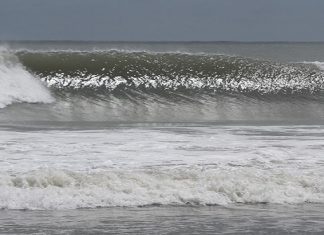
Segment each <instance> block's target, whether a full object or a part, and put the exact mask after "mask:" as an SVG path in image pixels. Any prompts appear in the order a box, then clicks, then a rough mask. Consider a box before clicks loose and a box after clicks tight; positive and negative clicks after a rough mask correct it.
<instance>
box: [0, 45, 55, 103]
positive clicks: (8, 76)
mask: <svg viewBox="0 0 324 235" xmlns="http://www.w3.org/2000/svg"><path fill="white" fill-rule="evenodd" d="M0 85H1V86H0V108H4V107H6V106H7V105H10V104H12V103H21V102H27V103H51V102H53V101H54V99H53V98H52V96H51V94H50V92H49V91H48V90H47V89H46V87H44V86H43V84H41V82H40V81H39V79H37V78H35V77H34V76H33V75H32V74H31V73H29V72H28V71H26V70H25V69H24V68H23V66H22V65H21V64H20V63H19V61H18V59H17V58H16V57H15V56H14V55H12V54H10V53H9V52H8V51H6V50H5V49H1V50H0Z"/></svg>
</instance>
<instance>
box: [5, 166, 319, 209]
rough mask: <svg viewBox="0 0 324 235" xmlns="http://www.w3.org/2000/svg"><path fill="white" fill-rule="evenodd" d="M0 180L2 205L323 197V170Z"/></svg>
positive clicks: (53, 173)
mask: <svg viewBox="0 0 324 235" xmlns="http://www.w3.org/2000/svg"><path fill="white" fill-rule="evenodd" d="M0 179H1V180H0V189H1V194H0V208H6V209H76V208H96V207H111V206H143V205H152V204H161V205H188V204H189V205H211V204H212V205H214V204H217V205H228V204H232V203H279V204H285V203H293V204H296V203H304V202H315V203H323V202H324V186H323V185H324V178H323V175H320V174H317V173H314V172H313V171H312V170H309V171H303V172H300V171H299V172H298V171H297V170H296V171H291V172H287V171H284V170H281V169H267V170H266V169H263V170H262V169H257V168H237V167H212V168H208V167H198V166H195V167H177V168H165V169H164V168H161V167H159V168H151V169H139V170H135V169H133V170H118V169H111V170H106V171H101V172H97V173H89V174H87V173H79V172H71V171H62V170H54V169H43V170H38V171H35V172H29V173H27V174H25V175H23V176H4V175H2V176H1V177H0Z"/></svg>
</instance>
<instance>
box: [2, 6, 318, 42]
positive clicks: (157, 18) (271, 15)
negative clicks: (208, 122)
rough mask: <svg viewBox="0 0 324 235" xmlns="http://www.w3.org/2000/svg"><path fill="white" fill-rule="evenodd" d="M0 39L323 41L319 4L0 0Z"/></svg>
mask: <svg viewBox="0 0 324 235" xmlns="http://www.w3.org/2000/svg"><path fill="white" fill-rule="evenodd" d="M0 40H95V41H97V40H103V41H116V40H117V41H118V40H122V41H324V0H0Z"/></svg>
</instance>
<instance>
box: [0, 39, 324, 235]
mask: <svg viewBox="0 0 324 235" xmlns="http://www.w3.org/2000/svg"><path fill="white" fill-rule="evenodd" d="M0 209H1V210H0V233H1V234H82V233H83V234H100V233H107V234H109V233H110V234H118V233H123V234H125V233H126V234H127V233H129V234H130V233H132V234H134V233H135V234H175V233H183V234H217V233H226V234H238V233H239V234H242V233H246V234H269V233H270V234H292V233H297V234H301V233H310V234H323V232H324V43H285V42H278V43H252V42H251V43H234V42H210V43H201V42H188V43H180V42H179V43H163V42H155V43H149V42H147V43H131V42H71V41H67V42H55V41H53V42H2V43H0Z"/></svg>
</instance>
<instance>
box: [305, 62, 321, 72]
mask: <svg viewBox="0 0 324 235" xmlns="http://www.w3.org/2000/svg"><path fill="white" fill-rule="evenodd" d="M303 64H313V65H315V66H317V67H318V68H319V69H320V70H324V62H320V61H312V62H309V61H305V62H303Z"/></svg>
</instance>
